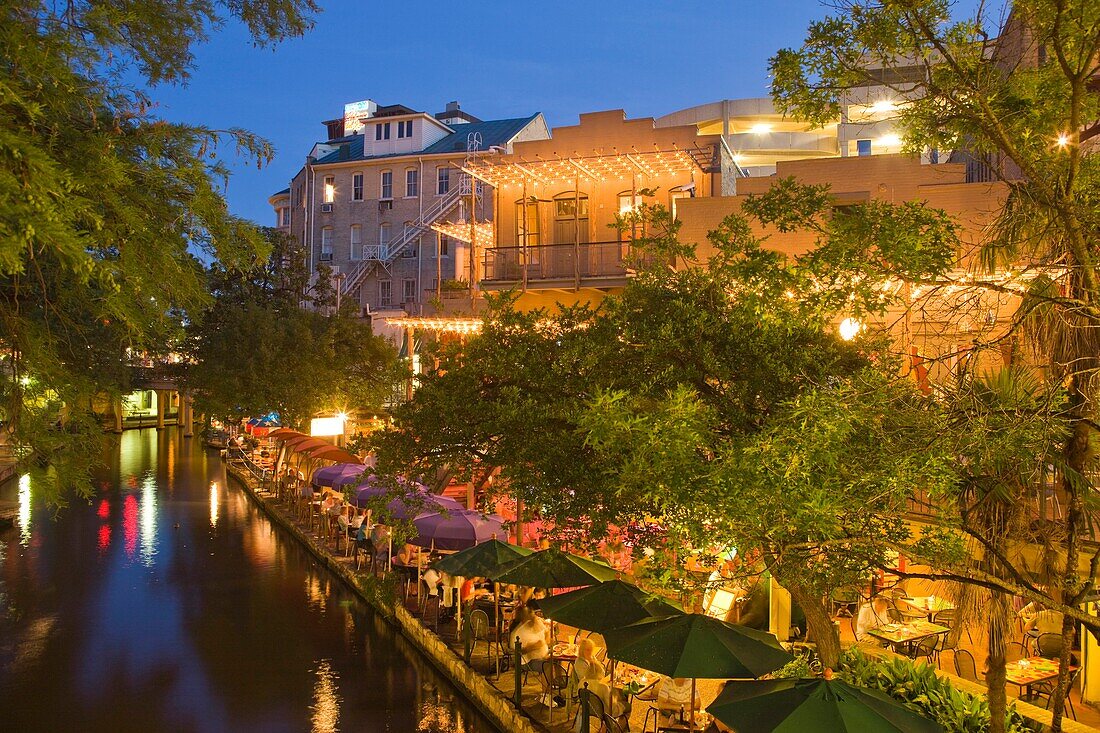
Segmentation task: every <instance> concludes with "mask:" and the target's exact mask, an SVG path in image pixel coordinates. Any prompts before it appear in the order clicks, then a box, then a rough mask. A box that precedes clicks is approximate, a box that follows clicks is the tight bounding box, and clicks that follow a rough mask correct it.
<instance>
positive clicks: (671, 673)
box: [604, 613, 793, 728]
mask: <svg viewBox="0 0 1100 733" xmlns="http://www.w3.org/2000/svg"><path fill="white" fill-rule="evenodd" d="M604 640H605V641H606V642H607V656H609V657H611V658H612V659H616V660H618V661H620V662H628V663H630V664H634V665H637V666H638V667H641V668H642V669H648V670H650V671H651V672H657V673H659V674H663V675H666V676H668V677H690V678H691V699H692V700H694V699H695V680H697V679H699V678H700V677H702V678H703V679H724V678H727V677H741V678H745V677H759V676H760V675H762V674H767V673H768V672H774V671H775V670H777V669H779V668H780V667H782V666H783V665H785V664H786V663H787V662H789V661H791V659H793V657H792V656H791V655H790V654H788V653H787V652H786V651H784V649H783V647H781V646H779V642H778V641H777V640H776V638H775V637H774V636H772V635H771V634H767V633H764V632H763V631H757V630H756V629H750V628H747V627H745V626H735V625H733V624H728V623H726V622H725V621H719V620H718V619H716V618H712V617H710V616H706V615H704V614H701V613H685V614H684V615H682V616H669V617H667V618H659V619H646V620H644V621H639V622H637V623H633V624H631V625H629V626H623V627H622V628H620V629H612V630H610V631H608V632H607V633H606V634H604ZM694 720H695V718H694V716H691V718H690V725H689V727H692V728H693V727H694Z"/></svg>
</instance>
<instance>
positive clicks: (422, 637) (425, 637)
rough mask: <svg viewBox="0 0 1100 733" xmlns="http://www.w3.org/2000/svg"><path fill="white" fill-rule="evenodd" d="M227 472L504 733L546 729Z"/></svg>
mask: <svg viewBox="0 0 1100 733" xmlns="http://www.w3.org/2000/svg"><path fill="white" fill-rule="evenodd" d="M226 473H227V474H228V475H229V476H231V477H232V478H233V479H235V480H236V481H237V483H238V484H240V485H241V486H242V487H243V488H244V489H245V493H247V494H248V495H249V496H250V497H251V498H252V499H253V500H254V501H255V502H256V503H257V504H258V505H259V506H260V508H262V509H263V510H264V512H265V513H266V514H267V515H268V517H269V518H270V519H271V521H273V522H274V523H275V524H277V525H278V526H279V527H281V528H282V529H284V530H286V531H287V532H288V533H290V534H291V535H292V536H293V537H294V538H295V539H297V540H298V541H299V542H301V543H302V544H303V545H305V547H306V548H307V549H309V551H310V552H311V553H313V555H314V557H316V558H317V560H318V561H320V562H321V564H323V565H324V566H325V567H326V568H328V570H329V571H331V572H332V573H333V574H335V575H336V576H338V577H339V578H340V579H341V580H343V581H344V582H345V583H346V584H347V585H348V587H350V588H351V589H352V590H354V591H355V592H356V594H358V595H359V596H360V597H361V598H362V599H363V600H364V601H366V602H367V603H368V604H370V606H371V607H372V608H373V609H374V610H375V611H377V612H378V613H379V614H380V615H381V616H383V617H384V618H386V619H387V620H388V621H390V622H391V623H392V624H393V625H394V626H396V627H397V629H398V630H399V631H400V632H401V634H402V635H403V636H404V637H405V638H406V639H408V640H409V641H410V642H411V643H412V644H413V645H414V646H415V647H416V648H417V649H418V650H419V651H420V653H422V654H423V655H424V656H425V657H427V658H428V660H429V661H430V662H431V663H432V665H433V666H435V668H436V669H438V670H439V672H440V673H441V674H443V676H445V677H446V678H447V679H449V680H450V681H451V683H452V684H454V686H455V687H457V688H458V689H459V690H460V691H461V692H462V693H463V695H464V696H465V697H466V698H467V699H468V700H469V701H470V702H471V703H473V705H474V706H475V707H477V709H478V710H479V711H480V712H481V713H482V715H484V716H485V717H486V718H488V719H489V720H490V721H492V722H493V724H494V725H496V726H497V727H498V728H500V730H502V731H508V732H509V733H512V732H514V733H544V732H545V729H544V728H543V727H542V726H540V725H538V724H537V723H535V722H534V721H532V720H531V719H530V718H528V717H527V716H526V715H524V714H523V713H521V712H520V711H518V710H517V709H516V707H515V706H514V705H513V704H512V701H511V700H510V699H509V698H507V697H505V695H504V694H503V693H502V692H501V691H500V690H498V689H497V688H495V687H493V686H492V685H491V684H490V683H489V681H488V680H486V679H485V678H484V677H482V676H481V675H480V674H478V673H477V672H476V671H475V670H474V669H472V668H471V667H470V666H469V665H467V664H466V663H465V661H463V659H462V658H461V657H459V656H458V655H457V654H455V652H454V651H453V650H452V649H451V648H450V647H448V646H447V644H446V643H444V641H443V640H442V639H440V638H439V637H438V636H437V635H436V634H435V633H434V632H433V631H431V630H430V629H428V628H425V627H424V625H423V624H421V623H420V621H419V620H418V619H417V618H416V617H415V616H413V615H412V614H411V613H409V611H408V610H407V609H406V608H405V607H404V606H402V605H400V604H396V603H394V601H393V599H392V597H391V596H389V595H388V591H387V589H386V587H385V586H384V585H383V584H382V583H379V582H377V581H376V580H375V579H374V578H363V577H360V576H358V575H356V574H355V573H353V572H351V570H349V569H348V568H347V567H345V566H344V565H342V564H340V563H339V562H337V561H336V560H335V559H334V558H333V557H332V555H330V554H329V553H328V552H327V551H326V550H325V549H323V548H320V547H318V546H317V544H316V542H315V541H314V539H313V538H312V537H310V536H309V535H307V534H306V533H305V532H303V531H302V530H301V528H300V527H298V526H297V525H295V524H294V523H293V522H291V521H290V519H289V518H287V516H286V515H285V514H284V513H283V512H282V511H281V510H280V509H279V508H278V507H275V506H269V499H268V498H267V497H264V496H261V495H260V494H259V493H258V491H257V488H256V486H255V480H254V479H252V478H251V477H250V476H248V475H247V474H246V473H244V472H242V471H240V470H239V469H238V468H236V467H235V466H233V464H231V463H226Z"/></svg>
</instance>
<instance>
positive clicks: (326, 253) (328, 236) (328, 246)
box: [321, 227, 332, 262]
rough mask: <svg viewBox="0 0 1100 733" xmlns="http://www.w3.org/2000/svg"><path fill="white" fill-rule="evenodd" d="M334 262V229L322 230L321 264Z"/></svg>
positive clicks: (326, 228)
mask: <svg viewBox="0 0 1100 733" xmlns="http://www.w3.org/2000/svg"><path fill="white" fill-rule="evenodd" d="M331 261H332V227H325V228H324V229H322V230H321V262H331Z"/></svg>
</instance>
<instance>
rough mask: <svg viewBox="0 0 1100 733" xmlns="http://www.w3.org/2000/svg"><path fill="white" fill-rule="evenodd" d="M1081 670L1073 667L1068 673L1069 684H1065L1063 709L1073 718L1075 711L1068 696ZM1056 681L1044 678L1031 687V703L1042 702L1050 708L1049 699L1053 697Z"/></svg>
mask: <svg viewBox="0 0 1100 733" xmlns="http://www.w3.org/2000/svg"><path fill="white" fill-rule="evenodd" d="M1080 671H1081V670H1079V669H1075V670H1073V671H1071V672H1070V673H1069V684H1068V685H1066V705H1065V709H1066V710H1068V711H1069V715H1070V717H1071V718H1073V719H1074V720H1077V711H1076V710H1074V709H1073V699H1072V698H1071V697H1070V691H1072V690H1073V685H1074V684H1076V682H1077V674H1078V673H1079V672H1080ZM1057 687H1058V681H1057V680H1056V679H1055V680H1046V681H1043V682H1039V683H1037V684H1035V685H1032V687H1031V702H1032V703H1035V704H1037V703H1044V707H1046V709H1047V710H1050V704H1051V701H1052V700H1053V699H1054V693H1055V691H1056V690H1057Z"/></svg>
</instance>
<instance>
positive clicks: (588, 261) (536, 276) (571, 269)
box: [482, 241, 633, 283]
mask: <svg viewBox="0 0 1100 733" xmlns="http://www.w3.org/2000/svg"><path fill="white" fill-rule="evenodd" d="M632 262H633V259H632V257H631V245H630V243H629V242H619V241H615V242H581V243H580V244H538V245H528V246H527V248H526V256H525V252H524V248H523V247H496V248H493V249H489V250H486V251H485V259H484V270H483V271H482V272H483V273H484V278H483V279H484V281H485V282H488V283H493V282H524V281H526V282H539V281H549V280H554V281H574V280H590V279H593V278H605V279H616V278H625V277H626V276H627V270H628V268H629V267H630V266H631V264H632Z"/></svg>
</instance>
